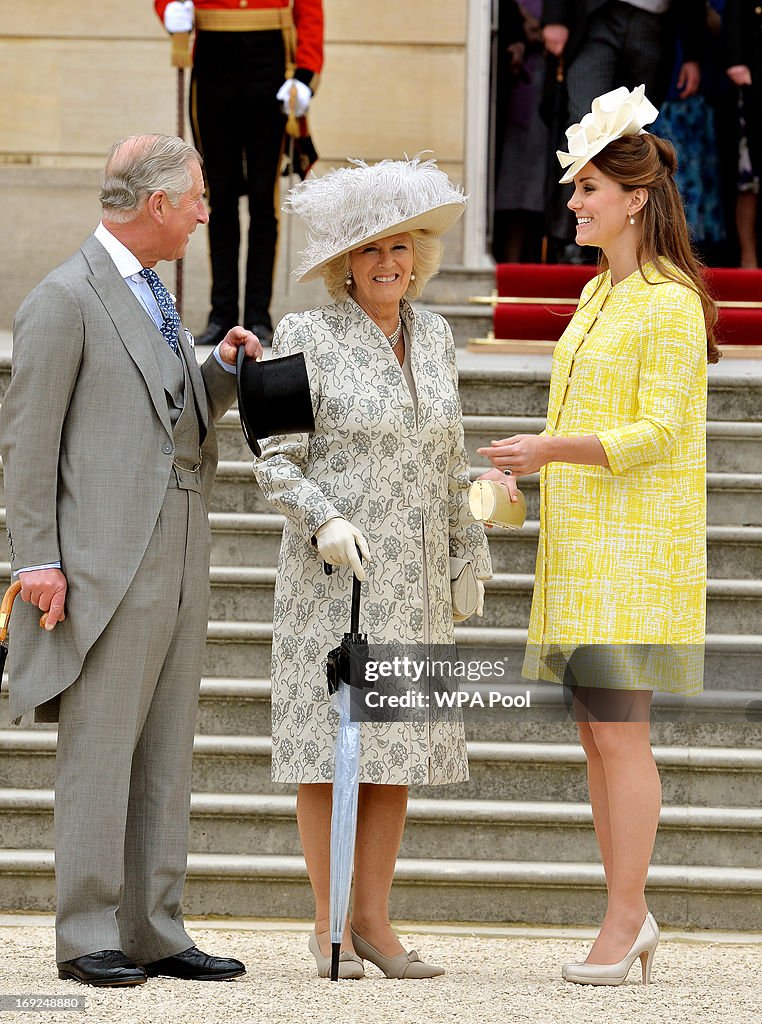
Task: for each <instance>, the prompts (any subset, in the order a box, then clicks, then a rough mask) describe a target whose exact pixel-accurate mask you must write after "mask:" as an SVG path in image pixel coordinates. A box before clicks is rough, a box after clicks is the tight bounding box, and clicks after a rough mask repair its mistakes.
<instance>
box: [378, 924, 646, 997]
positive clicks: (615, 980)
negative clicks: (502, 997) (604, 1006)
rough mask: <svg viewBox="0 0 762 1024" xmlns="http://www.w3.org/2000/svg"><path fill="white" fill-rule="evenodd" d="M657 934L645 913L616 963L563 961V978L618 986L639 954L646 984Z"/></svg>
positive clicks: (584, 983) (581, 982)
mask: <svg viewBox="0 0 762 1024" xmlns="http://www.w3.org/2000/svg"><path fill="white" fill-rule="evenodd" d="M659 934H660V933H659V926H658V924H657V923H656V921H654V918H653V914H650V913H648V914H646V919H645V921H644V922H643V924H642V926H641V929H640V931H639V932H638V937H637V938H636V939H635V941H634V942H633V944H632V945H631V946H630V949H629V951H628V952H627V953H626V954H625V956H624V957H623V959H622V960H620V961H619V963H617V964H566V965H565V966H564V968H563V969H562V971H561V976H562V977H563V978H564V980H565V981H574V982H576V983H577V984H578V985H621V984H622V982H623V981H624V979H625V978H626V977H627V975H628V973H629V971H630V968H631V967H632V965H633V963H634V962H635V959H636V958H637V957H640V966H641V971H642V975H643V984H644V985H648V983H649V982H650V981H651V965H652V964H653V961H654V953H655V952H656V946H657V944H658V942H659ZM358 952H359V950H358ZM360 955H362V954H360Z"/></svg>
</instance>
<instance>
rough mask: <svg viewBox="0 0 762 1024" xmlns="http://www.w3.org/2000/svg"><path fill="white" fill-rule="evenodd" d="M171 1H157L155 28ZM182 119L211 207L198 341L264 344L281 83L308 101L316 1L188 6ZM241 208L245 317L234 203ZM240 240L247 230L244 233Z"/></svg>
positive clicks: (319, 13)
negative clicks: (245, 210)
mask: <svg viewBox="0 0 762 1024" xmlns="http://www.w3.org/2000/svg"><path fill="white" fill-rule="evenodd" d="M169 2H170V0H155V2H154V7H155V8H156V13H157V14H158V15H159V17H160V18H161V19H162V21H163V18H164V13H165V11H166V8H167V6H168V4H169ZM194 27H195V46H194V53H193V76H192V79H191V90H190V113H191V125H192V128H193V139H194V142H195V144H196V147H197V148H198V150H199V151H200V152H201V154H202V155H203V158H204V174H205V177H206V184H207V192H208V197H209V204H210V211H209V255H210V260H211V270H212V289H211V303H210V305H211V309H210V313H209V324H208V326H207V329H206V330H205V331H204V333H203V334H202V335H201V336H200V338H199V339H198V340H199V341H200V342H201V343H202V344H205V345H206V344H208V345H214V344H216V343H217V341H219V340H221V339H222V338H223V337H224V336H225V333H227V331H228V330H229V329H230V328H231V327H233V326H234V325H236V324H239V323H242V324H243V325H244V326H245V327H247V328H249V329H250V330H254V331H255V333H256V334H258V335H259V337H260V340H262V341H264V342H266V341H267V338H268V337H270V336H271V335H272V321H271V318H270V309H269V307H270V302H271V299H272V287H273V267H274V264H275V251H276V244H277V237H278V220H277V216H276V212H275V210H276V206H277V203H278V176H279V171H280V166H281V155H282V151H283V132H284V128H285V124H286V117H285V115H284V113H283V110H282V107H281V103H280V101H279V100H278V99H277V93H278V91H279V90H280V88H281V86H282V85H283V83H284V80H286V79H287V78H291V77H293V78H295V79H297V80H298V81H300V82H303V83H304V84H305V85H306V86H308V87H309V88H310V89H311V90H312V91H313V92H314V91H315V89H316V87H317V78H318V75H319V73H320V71H321V68H322V66H323V5H322V0H291V2H289V0H196V3H195V19H194ZM241 195H245V196H246V197H247V198H248V205H249V214H250V217H249V224H248V230H247V231H246V235H247V238H246V248H247V250H248V252H247V257H246V275H245V286H244V294H243V315H241V305H240V281H239V252H240V242H241V235H242V234H243V233H244V231H242V226H241V224H240V221H239V212H238V211H239V196H241ZM244 230H245V229H244Z"/></svg>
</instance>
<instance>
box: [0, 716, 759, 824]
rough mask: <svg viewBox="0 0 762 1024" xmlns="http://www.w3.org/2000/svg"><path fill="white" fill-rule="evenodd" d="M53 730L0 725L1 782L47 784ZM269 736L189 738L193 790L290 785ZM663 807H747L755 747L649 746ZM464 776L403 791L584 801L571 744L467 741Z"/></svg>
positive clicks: (754, 785)
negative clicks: (279, 773) (278, 779)
mask: <svg viewBox="0 0 762 1024" xmlns="http://www.w3.org/2000/svg"><path fill="white" fill-rule="evenodd" d="M55 744H56V734H55V732H53V731H40V732H38V731H34V730H23V729H13V730H0V758H2V762H3V767H4V777H3V785H4V787H6V788H9V789H23V788H30V789H47V788H50V787H51V786H52V785H53V779H54V761H55ZM270 752H271V743H270V738H269V736H204V735H197V736H196V739H195V743H194V758H193V789H194V792H197V793H220V792H221V793H240V792H247V793H260V794H264V793H283V792H284V790H285V791H294V789H295V787H294V786H285V785H284V784H282V783H274V782H272V780H271V778H270ZM654 755H655V757H656V761H657V764H658V765H659V768H660V771H661V777H662V786H663V794H664V803H665V804H679V805H686V806H688V805H690V806H695V807H753V806H756V805H758V793H759V786H760V784H761V783H762V750H759V749H746V748H726V747H719V748H718V747H659V746H656V747H655V748H654ZM468 756H469V764H470V779H469V781H468V782H463V783H458V784H457V785H453V786H434V787H427V788H425V790H424V789H421V790H415V789H413V790H411V792H412V793H413V795H425V796H427V797H430V798H434V799H458V798H463V799H471V800H529V801H537V800H554V801H572V802H574V801H577V802H581V801H584V800H585V799H586V797H587V781H586V775H585V759H584V754H583V751H582V748H581V747H580V746H579V744H577V743H568V744H563V743H485V742H474V741H472V742H470V743H469V744H468Z"/></svg>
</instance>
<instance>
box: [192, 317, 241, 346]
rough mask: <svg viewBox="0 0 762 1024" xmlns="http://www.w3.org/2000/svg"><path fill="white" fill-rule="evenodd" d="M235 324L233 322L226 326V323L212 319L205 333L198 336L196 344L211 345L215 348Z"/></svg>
mask: <svg viewBox="0 0 762 1024" xmlns="http://www.w3.org/2000/svg"><path fill="white" fill-rule="evenodd" d="M233 326H234V324H231V325H230V327H226V326H225V325H224V324H218V323H215V321H214V320H210V321H209V323H208V324H207V325H206V329H205V330H204V332H203V334H201V335H200V336H199V337H198V338H196V344H197V345H199V346H200V345H211V346H212V348H214V346H215V345H219V343H220V342H221V341H222V340H223V338H224V337H225V335H226V334H227V333H228V331H229V330H230V328H231V327H233Z"/></svg>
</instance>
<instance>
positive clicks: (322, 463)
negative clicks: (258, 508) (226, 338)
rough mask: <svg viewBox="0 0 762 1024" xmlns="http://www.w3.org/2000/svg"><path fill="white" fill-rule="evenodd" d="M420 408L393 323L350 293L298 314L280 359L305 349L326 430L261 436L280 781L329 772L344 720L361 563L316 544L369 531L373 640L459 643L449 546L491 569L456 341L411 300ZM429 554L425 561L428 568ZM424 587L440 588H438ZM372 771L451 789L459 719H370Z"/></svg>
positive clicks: (460, 768)
mask: <svg viewBox="0 0 762 1024" xmlns="http://www.w3.org/2000/svg"><path fill="white" fill-rule="evenodd" d="M402 319H403V324H404V328H405V334H406V338H407V339H408V344H409V347H410V362H411V369H412V374H413V378H414V381H415V392H416V398H417V408H416V404H415V403H414V401H413V396H412V395H411V393H410V390H409V388H408V386H407V384H406V383H405V378H404V374H403V371H402V368H401V367H400V365H399V363H398V362H397V360H396V358H395V356H394V353H393V352H392V350H391V348H390V346H389V343H388V341H387V339H386V338H385V337H384V335H383V333H382V332H381V331H380V330H379V328H378V327H377V326H376V325H375V324H374V323H373V322H372V321H371V320H370V319H369V318H368V317H367V316H366V315H365V313H364V312H363V311H362V309H361V308H360V307H359V306H358V305H357V304H356V303H355V302H354V301H353V300H352V299H347V300H346V301H344V302H342V303H339V304H337V305H332V306H325V307H321V308H319V309H313V310H308V311H307V312H304V313H294V314H290V315H288V316H286V317H284V319H283V320H282V321H281V322H280V324H279V325H278V328H277V330H276V332H275V337H274V339H273V355H274V356H278V355H286V354H288V353H291V352H297V351H301V352H303V353H304V356H305V360H306V364H307V372H308V375H309V379H310V389H311V392H312V400H313V410H314V413H315V430H314V432H313V433H311V434H297V435H289V436H283V435H282V436H278V437H271V438H269V439H267V440H266V441H264V442H262V457H261V458H260V459H259V460H257V461H256V462H255V463H254V473H255V475H256V478H257V480H258V482H259V485H260V487H261V488H262V491H263V493H264V495H265V496H266V498H267V499H268V500H269V501H270V502H271V503H272V505H273V506H274V507H275V509H277V510H278V511H279V512H282V513H283V514H284V515H285V516H286V525H285V528H284V531H283V542H282V545H281V553H280V560H279V564H278V574H277V580H276V587H275V605H274V611H273V654H272V726H273V779H274V780H275V781H278V782H292V783H293V782H313V783H314V782H329V781H331V778H332V774H333V756H334V751H333V748H334V741H335V736H336V725H337V721H338V718H337V716H336V714H335V712H334V711H333V708H332V707H331V705H330V703H329V700H328V695H327V689H326V675H325V660H326V655H327V653H328V651H329V650H330V649H331V648H333V647H335V646H336V645H337V643H338V641H339V640H340V639H341V636H342V634H343V633H344V632H345V631H346V630H348V629H349V617H350V596H351V588H352V573H351V570H350V569H349V568H348V567H346V566H341V567H338V568H335V569H334V571H333V573H332V575H331V576H326V575H325V573H324V571H323V563H322V560H321V559H320V556H319V555H318V552H317V549H316V547H315V545H314V544H313V543H312V539H313V537H314V534H315V531H316V530H317V529H318V527H320V526H321V525H322V524H323V523H325V522H327V521H328V520H329V519H331V518H333V517H335V516H342V517H343V518H345V519H347V520H348V521H349V522H351V523H353V524H354V525H355V526H356V527H357V528H358V529H359V530H360V531H361V532H362V533H363V534H364V536H365V537H366V539H367V541H368V544H369V546H370V551H371V560H370V562H369V563H368V565H367V566H366V569H367V574H368V579H367V582H366V583H364V584H363V587H362V603H361V628H362V629H363V631H365V632H367V633H368V638H369V642H370V643H371V644H387V643H392V642H399V643H402V644H411V645H412V644H422V643H423V642H424V639H427V640H428V641H429V642H431V643H432V644H452V643H453V641H454V631H453V621H452V602H451V597H450V574H449V556H450V555H453V556H457V557H459V558H470V559H472V560H473V561H474V565H475V569H476V572H477V575H478V576H480V577H482V578H488V577H489V576H490V574H491V567H490V560H489V552H488V548H487V541H486V538H485V535H484V530H483V528H482V526H481V525H480V524H478V523H476V522H475V521H474V520H473V518H472V517H471V514H470V512H469V509H468V499H467V494H468V486H469V477H468V459H467V455H466V451H465V446H464V440H463V425H462V414H461V409H460V401H459V398H458V384H457V371H456V366H455V347H454V343H453V340H452V333H451V331H450V328H449V326H448V324H447V322H446V321H445V320H444V319H443V318H442V317H441V316H439V315H437V314H434V313H430V312H426V311H420V310H416V311H413V309H412V308H411V307H410V306H409V305H408V304H407V303H403V307H402ZM424 559H425V570H424ZM424 586H425V588H426V590H425V592H424ZM361 728H362V736H361V750H362V755H361V767H360V781H361V782H375V783H384V784H388V785H408V784H411V785H412V784H441V783H450V782H461V781H464V780H465V779H467V778H468V762H467V759H466V745H465V738H464V733H463V725H462V722H461V721H456V720H453V717H452V716H449V718H447V719H446V720H436V719H435V718H432V719H430V720H427V721H413V722H393V723H372V724H371V723H364V724H363V725H362V727H361Z"/></svg>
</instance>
